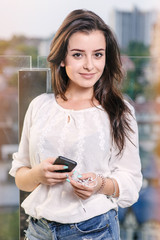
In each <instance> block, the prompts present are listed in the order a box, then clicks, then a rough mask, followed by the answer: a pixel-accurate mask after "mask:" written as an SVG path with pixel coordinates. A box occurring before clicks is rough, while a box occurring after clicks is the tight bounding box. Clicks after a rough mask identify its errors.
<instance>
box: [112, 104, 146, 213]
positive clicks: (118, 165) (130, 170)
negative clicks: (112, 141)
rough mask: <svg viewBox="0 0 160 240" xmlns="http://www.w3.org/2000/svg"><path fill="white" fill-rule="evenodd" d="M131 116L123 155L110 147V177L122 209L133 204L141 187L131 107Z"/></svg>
mask: <svg viewBox="0 0 160 240" xmlns="http://www.w3.org/2000/svg"><path fill="white" fill-rule="evenodd" d="M130 108H131V112H132V116H130V117H129V118H130V126H131V129H132V130H133V132H130V136H129V137H130V140H129V139H126V144H125V148H124V151H123V154H122V155H121V154H120V155H117V153H118V150H117V148H116V147H115V146H113V147H112V156H111V159H110V163H109V165H110V170H111V175H110V177H112V178H114V179H115V180H116V181H117V182H118V185H119V192H120V195H119V197H118V198H117V204H118V205H119V206H120V207H122V208H124V207H129V206H131V205H132V204H134V203H135V202H136V201H137V200H138V197H139V191H140V188H141V186H142V173H141V162H140V157H139V143H138V127H137V122H136V118H135V113H134V109H133V107H131V106H130Z"/></svg>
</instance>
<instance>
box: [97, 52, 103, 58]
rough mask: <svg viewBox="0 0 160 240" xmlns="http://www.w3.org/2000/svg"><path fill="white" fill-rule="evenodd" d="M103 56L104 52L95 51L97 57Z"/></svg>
mask: <svg viewBox="0 0 160 240" xmlns="http://www.w3.org/2000/svg"><path fill="white" fill-rule="evenodd" d="M102 56H103V53H99V52H97V53H95V57H96V58H100V57H102Z"/></svg>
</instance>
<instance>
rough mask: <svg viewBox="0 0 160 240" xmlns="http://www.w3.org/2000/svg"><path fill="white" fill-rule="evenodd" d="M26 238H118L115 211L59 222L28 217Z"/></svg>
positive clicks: (111, 239)
mask: <svg viewBox="0 0 160 240" xmlns="http://www.w3.org/2000/svg"><path fill="white" fill-rule="evenodd" d="M25 239H28V240H74V239H75V240H92V239H95V240H107V239H108V240H119V239H120V232H119V222H118V216H117V211H115V210H113V209H112V210H110V211H109V212H107V213H105V214H102V215H99V216H96V217H94V218H91V219H89V220H86V221H83V222H79V223H74V224H61V223H57V222H48V221H47V220H45V219H43V218H42V219H40V220H37V219H34V218H32V217H31V218H30V220H29V226H28V229H27V231H26V238H25Z"/></svg>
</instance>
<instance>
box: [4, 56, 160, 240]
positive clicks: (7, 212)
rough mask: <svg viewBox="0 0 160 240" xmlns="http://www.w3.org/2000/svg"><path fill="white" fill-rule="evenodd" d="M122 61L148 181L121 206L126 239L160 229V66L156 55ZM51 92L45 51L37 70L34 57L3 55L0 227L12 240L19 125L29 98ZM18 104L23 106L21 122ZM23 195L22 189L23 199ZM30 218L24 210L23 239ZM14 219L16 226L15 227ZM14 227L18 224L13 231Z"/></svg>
mask: <svg viewBox="0 0 160 240" xmlns="http://www.w3.org/2000/svg"><path fill="white" fill-rule="evenodd" d="M157 60H159V59H158V58H157ZM122 62H123V68H124V72H125V73H126V74H125V79H124V83H123V93H124V95H125V98H127V99H128V101H129V102H130V103H131V104H133V106H134V108H135V112H136V118H137V121H138V126H139V143H140V156H141V161H142V171H143V176H144V181H143V187H142V190H141V192H140V198H139V201H138V202H137V203H136V204H134V205H133V206H132V207H130V208H127V209H119V219H120V225H121V237H122V239H123V240H125V239H127V240H132V239H156V237H157V236H158V233H157V229H159V228H158V227H157V226H159V225H158V224H160V217H159V216H160V208H159V205H160V195H158V194H159V192H160V191H159V190H160V188H159V169H160V165H159V160H160V151H159V149H160V144H159V143H160V97H159V95H160V92H159V91H160V90H159V89H158V86H159V85H158V82H159V80H160V79H158V76H159V69H158V68H157V69H156V64H155V62H156V59H153V58H150V57H127V56H122ZM18 78H19V84H18ZM18 86H19V95H18ZM39 86H40V87H39ZM50 91H52V89H51V76H50V70H49V64H48V62H47V60H46V57H45V56H44V57H41V56H39V57H38V58H37V68H36V69H32V60H31V57H30V56H0V100H1V101H0V131H1V132H0V195H1V196H2V197H1V198H0V226H1V229H4V230H3V231H0V239H1V240H8V239H11V237H10V234H12V239H13V240H14V239H15V240H17V239H18V237H17V236H18V231H19V229H18V213H17V210H18V207H19V191H18V189H17V188H16V186H15V184H14V179H13V178H12V177H10V176H9V175H8V171H9V169H10V167H11V161H12V153H13V152H14V151H16V150H17V148H18V128H19V129H20V131H21V127H22V120H23V116H24V113H25V110H26V107H27V105H28V103H29V101H31V99H32V98H33V97H35V96H36V95H38V94H40V93H42V92H48V93H49V92H50ZM18 108H19V110H20V113H19V126H18ZM22 109H23V110H22ZM21 113H22V115H23V116H22V115H21ZM128 161H129V159H128ZM24 195H25V194H24V193H21V198H20V202H21V201H22V200H23V198H24ZM4 219H6V220H5V221H4ZM13 219H14V221H13ZM25 219H26V216H25V214H24V212H21V220H20V223H21V238H22V239H23V238H24V236H23V230H24V226H25V224H24V220H25ZM22 222H23V224H22ZM14 224H15V226H16V227H14V226H13V225H14ZM16 224H17V225H16ZM10 228H11V229H14V231H12V233H10V232H11V231H10ZM153 228H154V231H153ZM144 236H145V237H144ZM157 239H158V238H157Z"/></svg>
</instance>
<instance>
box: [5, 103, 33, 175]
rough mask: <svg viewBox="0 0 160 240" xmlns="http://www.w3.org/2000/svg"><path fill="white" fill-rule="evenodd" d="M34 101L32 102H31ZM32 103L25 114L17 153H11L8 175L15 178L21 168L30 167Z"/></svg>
mask: <svg viewBox="0 0 160 240" xmlns="http://www.w3.org/2000/svg"><path fill="white" fill-rule="evenodd" d="M33 101H34V100H33ZM33 101H32V102H31V103H30V105H29V107H28V109H27V112H26V114H25V118H24V123H23V129H22V134H21V140H20V143H19V148H18V152H15V153H13V161H12V168H11V169H10V171H9V174H10V175H11V176H13V177H15V175H16V172H17V170H18V169H19V168H21V167H31V164H30V160H29V132H30V126H31V124H32V123H31V122H32V121H31V120H32V109H33Z"/></svg>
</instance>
